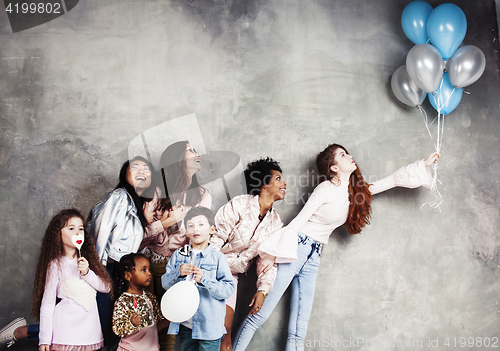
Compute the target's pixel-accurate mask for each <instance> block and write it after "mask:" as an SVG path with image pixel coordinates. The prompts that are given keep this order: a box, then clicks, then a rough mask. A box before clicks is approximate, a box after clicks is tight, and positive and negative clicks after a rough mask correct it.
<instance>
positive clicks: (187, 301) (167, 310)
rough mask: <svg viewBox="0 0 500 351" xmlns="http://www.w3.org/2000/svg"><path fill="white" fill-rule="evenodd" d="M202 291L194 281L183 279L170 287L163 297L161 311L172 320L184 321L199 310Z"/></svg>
mask: <svg viewBox="0 0 500 351" xmlns="http://www.w3.org/2000/svg"><path fill="white" fill-rule="evenodd" d="M199 304H200V293H199V292H198V288H197V287H196V285H194V282H190V281H186V280H184V281H181V282H178V283H176V284H175V285H174V286H172V287H171V288H170V289H168V290H167V291H166V292H165V294H163V297H162V298H161V312H162V313H163V315H164V316H165V318H166V319H168V320H169V321H171V322H178V323H180V322H184V321H187V320H188V319H189V318H191V317H193V315H194V314H195V313H196V311H197V310H198V306H199Z"/></svg>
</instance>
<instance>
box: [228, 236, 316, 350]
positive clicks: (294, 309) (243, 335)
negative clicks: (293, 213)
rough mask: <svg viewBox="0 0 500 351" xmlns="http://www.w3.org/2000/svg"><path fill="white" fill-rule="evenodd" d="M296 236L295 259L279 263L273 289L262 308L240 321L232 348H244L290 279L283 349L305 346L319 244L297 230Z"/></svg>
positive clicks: (271, 309) (271, 310)
mask: <svg viewBox="0 0 500 351" xmlns="http://www.w3.org/2000/svg"><path fill="white" fill-rule="evenodd" d="M297 240H298V241H299V245H298V248H297V258H298V260H297V261H295V262H290V263H280V264H278V273H277V275H276V280H275V281H274V286H273V289H272V290H271V291H270V292H269V296H268V297H267V298H266V300H265V302H264V305H263V306H262V309H261V310H260V311H259V312H258V313H256V314H253V315H249V316H247V318H246V319H245V321H244V322H243V325H242V326H241V328H240V330H239V332H238V336H237V338H236V340H235V341H234V344H233V350H234V351H243V350H245V349H246V348H247V346H248V344H249V343H250V340H252V337H253V335H254V334H255V332H256V331H257V329H259V328H260V327H261V326H262V324H264V322H265V321H266V320H267V319H268V318H269V316H270V315H271V312H273V310H274V308H275V307H276V305H277V304H278V302H279V300H280V299H281V297H282V296H283V294H284V293H285V291H286V289H287V288H288V286H289V285H290V283H291V284H292V289H291V290H292V296H291V301H290V318H289V320H288V338H287V341H286V351H292V350H296V351H299V350H304V343H305V339H306V333H307V323H308V322H309V316H310V315H311V310H312V305H313V300H314V289H315V287H316V275H317V273H318V267H319V261H320V258H321V248H322V244H320V243H318V242H317V241H314V240H313V239H311V238H309V237H308V236H307V235H305V234H302V233H298V234H297Z"/></svg>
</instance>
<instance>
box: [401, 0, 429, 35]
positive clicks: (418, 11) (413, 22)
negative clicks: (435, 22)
mask: <svg viewBox="0 0 500 351" xmlns="http://www.w3.org/2000/svg"><path fill="white" fill-rule="evenodd" d="M432 10H433V8H432V6H431V5H429V4H428V3H426V2H425V1H421V0H416V1H412V2H410V3H409V4H408V5H406V7H405V9H404V10H403V14H402V15H401V26H402V27H403V31H404V32H405V34H406V36H407V37H408V39H410V40H411V41H412V42H413V43H414V44H417V45H418V44H425V43H427V40H429V36H428V35H427V20H428V18H429V15H430V14H431V12H432Z"/></svg>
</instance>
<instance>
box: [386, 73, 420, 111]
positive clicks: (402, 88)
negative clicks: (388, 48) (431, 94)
mask: <svg viewBox="0 0 500 351" xmlns="http://www.w3.org/2000/svg"><path fill="white" fill-rule="evenodd" d="M391 88H392V92H393V93H394V95H396V97H397V98H398V100H399V101H401V102H402V103H403V104H405V105H408V106H411V107H417V106H420V105H422V102H424V100H425V97H426V96H427V93H426V92H425V91H423V90H422V89H420V88H419V87H417V85H416V84H415V83H414V82H413V81H412V80H411V78H410V76H409V75H408V72H407V71H406V66H405V65H403V66H401V67H399V68H398V69H397V70H396V72H394V74H393V75H392V78H391Z"/></svg>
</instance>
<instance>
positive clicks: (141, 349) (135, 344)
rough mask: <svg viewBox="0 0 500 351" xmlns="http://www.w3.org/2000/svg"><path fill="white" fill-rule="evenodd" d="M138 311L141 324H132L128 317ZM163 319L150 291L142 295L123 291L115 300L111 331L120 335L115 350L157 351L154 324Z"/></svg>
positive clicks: (156, 334)
mask: <svg viewBox="0 0 500 351" xmlns="http://www.w3.org/2000/svg"><path fill="white" fill-rule="evenodd" d="M136 313H139V314H140V316H141V324H140V325H139V326H137V327H136V326H134V325H133V324H132V322H131V321H130V318H131V317H132V316H133V315H134V314H136ZM163 319H165V318H164V317H163V315H162V314H161V311H160V307H159V306H158V302H157V301H156V298H155V297H154V295H153V294H152V293H150V292H149V291H143V292H142V295H133V294H129V293H123V294H122V295H121V296H120V297H119V298H118V300H116V302H115V308H114V310H113V331H114V332H115V334H116V335H118V336H120V337H121V340H120V344H119V345H118V349H117V351H158V350H159V346H158V333H157V328H156V325H157V323H158V322H159V321H161V320H163Z"/></svg>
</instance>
